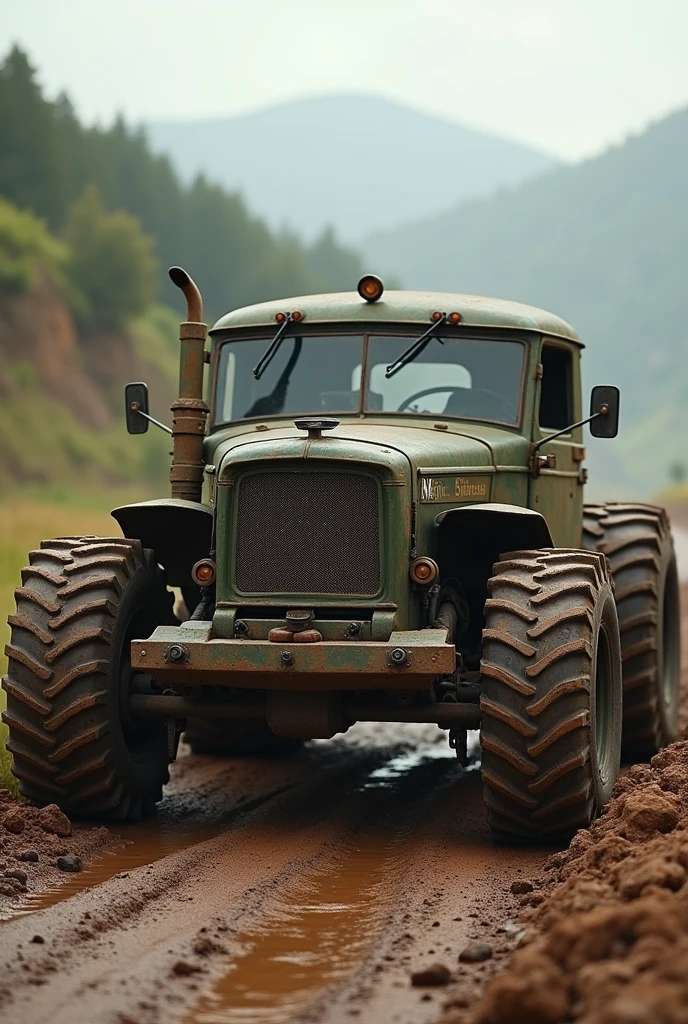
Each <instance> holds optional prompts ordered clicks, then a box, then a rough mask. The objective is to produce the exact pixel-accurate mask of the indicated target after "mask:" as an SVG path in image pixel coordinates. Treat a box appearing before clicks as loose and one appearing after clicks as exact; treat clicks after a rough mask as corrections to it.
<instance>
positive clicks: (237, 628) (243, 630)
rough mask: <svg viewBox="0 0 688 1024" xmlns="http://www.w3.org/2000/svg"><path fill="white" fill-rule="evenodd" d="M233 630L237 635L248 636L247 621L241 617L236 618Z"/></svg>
mask: <svg viewBox="0 0 688 1024" xmlns="http://www.w3.org/2000/svg"><path fill="white" fill-rule="evenodd" d="M234 632H235V633H236V635H237V636H248V622H244V620H243V619H237V620H236V622H235V623H234Z"/></svg>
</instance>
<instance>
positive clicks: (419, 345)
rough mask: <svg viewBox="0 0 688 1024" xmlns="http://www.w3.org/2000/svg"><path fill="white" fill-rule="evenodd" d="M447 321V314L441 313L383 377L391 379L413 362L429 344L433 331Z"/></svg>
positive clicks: (389, 367)
mask: <svg viewBox="0 0 688 1024" xmlns="http://www.w3.org/2000/svg"><path fill="white" fill-rule="evenodd" d="M448 319H449V318H448V316H447V314H446V313H443V314H442V316H441V317H440V318H439V319H438V320H435V321H434V323H432V324H431V325H430V327H428V329H427V331H426V332H425V334H421V336H420V338H416V340H415V341H414V342H413V343H412V344H411V345H409V347H408V348H407V349H406V350H405V351H404V352H402V353H401V355H400V356H397V358H396V359H395V360H394V362H393V363H390V364H389V366H388V367H387V369H386V371H385V377H387V378H389V377H393V376H394V374H395V373H398V371H399V370H401V369H402V368H403V367H404V366H408V364H409V363H411V362H413V360H414V359H415V358H416V356H418V355H420V353H421V352H422V351H423V349H424V348H427V346H428V345H429V344H430V342H431V341H432V339H433V337H434V336H435V331H436V330H437V329H438V327H441V326H442V325H443V324H446V323H447V320H448ZM437 340H438V341H439V343H440V345H444V342H443V341H442V339H441V338H438V339H437Z"/></svg>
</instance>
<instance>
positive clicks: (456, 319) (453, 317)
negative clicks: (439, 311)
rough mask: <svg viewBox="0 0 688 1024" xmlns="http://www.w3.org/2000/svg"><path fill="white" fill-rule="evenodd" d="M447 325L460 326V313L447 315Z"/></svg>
mask: <svg viewBox="0 0 688 1024" xmlns="http://www.w3.org/2000/svg"><path fill="white" fill-rule="evenodd" d="M449 323H450V324H460V323H461V314H460V313H450V314H449Z"/></svg>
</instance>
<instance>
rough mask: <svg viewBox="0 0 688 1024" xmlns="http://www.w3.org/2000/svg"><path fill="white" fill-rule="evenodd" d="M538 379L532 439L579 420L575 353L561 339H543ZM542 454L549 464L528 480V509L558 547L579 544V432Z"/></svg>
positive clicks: (581, 451) (544, 448)
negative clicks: (545, 526)
mask: <svg viewBox="0 0 688 1024" xmlns="http://www.w3.org/2000/svg"><path fill="white" fill-rule="evenodd" d="M540 364H541V367H542V378H541V380H540V395H539V403H538V404H539V408H538V415H537V416H536V417H535V423H534V427H533V440H534V441H539V440H541V439H542V438H545V437H547V435H548V434H552V433H554V432H555V431H558V430H563V429H564V428H565V427H567V426H569V424H571V423H575V422H576V421H577V420H580V419H581V416H582V413H581V389H580V364H579V353H578V350H577V349H575V350H574V348H573V347H572V346H571V345H567V344H566V343H565V342H557V341H554V340H551V341H550V340H545V341H544V342H543V345H542V352H541V356H540ZM539 454H540V455H549V456H553V459H552V462H553V463H554V464H553V465H552V466H550V467H547V468H542V469H540V470H539V474H538V475H537V476H533V477H532V478H531V488H530V494H531V500H530V507H531V508H533V509H535V511H537V512H541V513H542V515H543V516H544V517H545V519H546V520H547V522H548V524H549V528H550V532H551V534H552V537H553V539H554V543H555V544H556V545H557V546H558V547H569V548H577V547H580V543H581V541H580V537H581V519H582V515H583V487H582V474H581V466H580V463H581V460H582V458H583V455H584V449H583V447H582V431H581V428H580V427H579V428H578V430H576V431H573V432H572V433H568V434H564V435H562V436H561V437H558V438H556V440H554V441H550V442H548V443H547V444H545V445H543V446H542V448H540V449H539Z"/></svg>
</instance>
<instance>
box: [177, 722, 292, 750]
mask: <svg viewBox="0 0 688 1024" xmlns="http://www.w3.org/2000/svg"><path fill="white" fill-rule="evenodd" d="M184 739H185V741H186V742H187V743H188V744H189V746H190V747H191V749H192V751H193V752H194V754H217V755H220V756H224V757H286V756H288V755H289V754H293V753H295V752H296V751H297V750H300V749H301V747H302V746H303V740H291V739H285V738H283V737H281V736H275V734H274V732H272V730H271V729H269V728H268V726H267V725H265V724H260V723H256V724H251V725H246V724H245V723H240V722H229V721H225V722H222V721H217V720H215V719H210V718H189V719H187V722H186V733H185V734H184Z"/></svg>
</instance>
